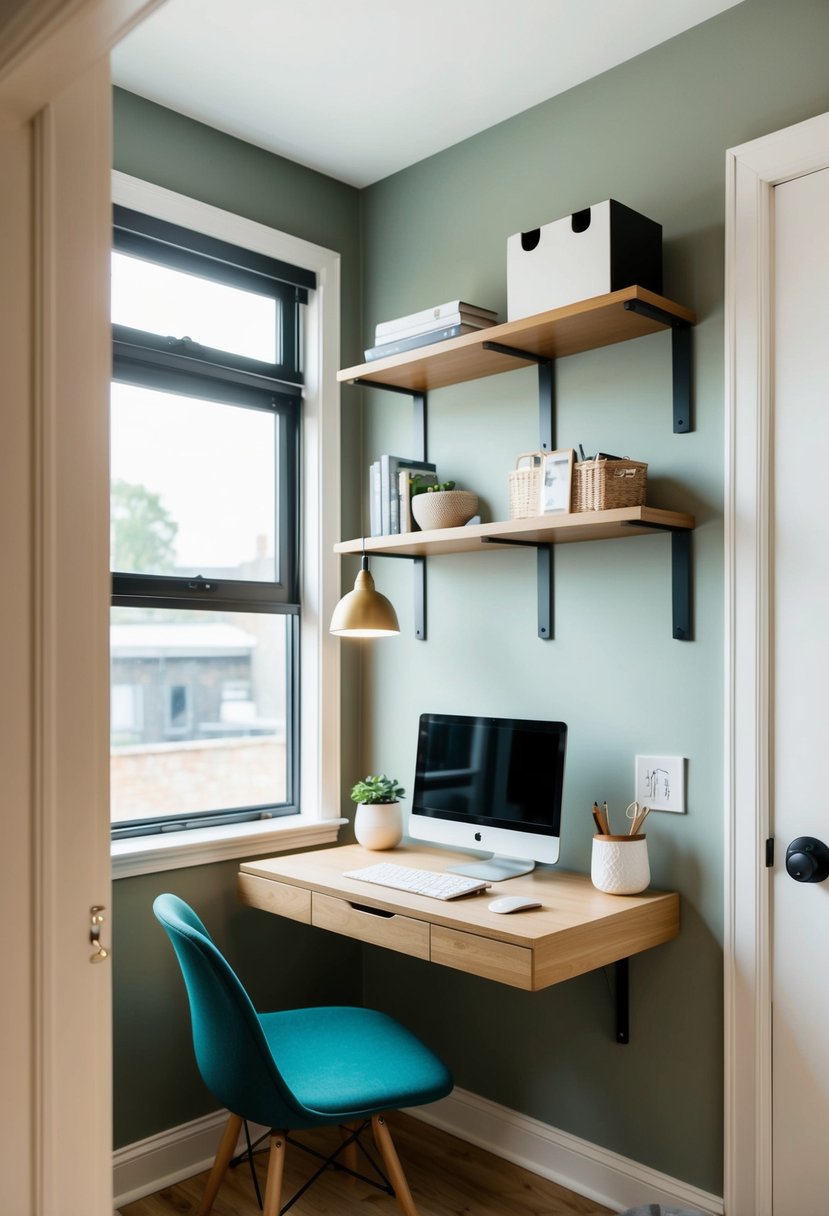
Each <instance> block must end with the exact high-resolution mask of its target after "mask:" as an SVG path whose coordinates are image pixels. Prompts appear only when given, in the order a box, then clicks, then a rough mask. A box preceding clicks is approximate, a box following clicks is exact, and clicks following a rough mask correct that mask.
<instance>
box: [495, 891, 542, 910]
mask: <svg viewBox="0 0 829 1216" xmlns="http://www.w3.org/2000/svg"><path fill="white" fill-rule="evenodd" d="M540 907H541V904H540V903H539V901H538V900H537V899H530V898H529V897H528V896H526V895H502V896H501V898H500V899H493V901H492V903H491V904H487V908H488V909H489V911H490V912H524V911H525V910H526V909H527V908H540Z"/></svg>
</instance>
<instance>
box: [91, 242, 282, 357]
mask: <svg viewBox="0 0 829 1216" xmlns="http://www.w3.org/2000/svg"><path fill="white" fill-rule="evenodd" d="M277 307H278V304H277V301H276V300H275V299H273V297H271V296H260V295H257V294H256V293H255V292H252V291H243V290H241V289H240V288H238V287H229V286H227V285H226V284H224V283H216V282H213V281H212V280H211V279H204V278H202V277H201V276H200V275H195V274H187V273H186V272H185V271H183V270H173V269H171V268H170V267H168V266H159V265H158V264H157V263H155V262H147V261H145V260H144V259H143V258H136V257H131V256H130V255H129V254H126V253H113V255H112V320H113V322H114V323H115V324H116V325H129V326H131V327H132V328H133V329H143V330H145V331H146V332H147V333H150V334H159V335H161V336H162V337H172V338H184V337H187V338H192V339H193V341H194V342H200V343H201V345H202V346H213V347H215V348H216V349H218V350H226V351H230V352H232V353H233V354H236V355H247V356H248V357H249V358H251V359H263V360H264V361H265V362H267V363H276V361H277V350H276V333H277V313H276V310H277Z"/></svg>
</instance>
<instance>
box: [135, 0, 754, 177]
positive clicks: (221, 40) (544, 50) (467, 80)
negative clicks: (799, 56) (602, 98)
mask: <svg viewBox="0 0 829 1216" xmlns="http://www.w3.org/2000/svg"><path fill="white" fill-rule="evenodd" d="M735 3H738V0H511V2H510V3H508V4H507V3H504V0H416V2H412V0H167V2H166V3H165V4H163V5H162V6H161V8H159V9H158V10H157V11H156V12H155V13H154V14H153V15H152V16H151V17H149V18H148V19H147V20H146V21H145V22H144V23H143V24H142V25H141V26H140V27H139V28H138V29H136V30H135V31H134V32H133V33H132V34H130V36H129V37H128V38H126V39H125V40H124V41H123V42H122V43H121V44H120V46H118V47H117V48H116V49H115V51H114V53H113V57H112V62H113V78H114V81H115V83H116V84H118V85H121V86H122V87H123V88H125V89H128V90H129V91H130V92H133V93H138V94H140V95H141V96H142V97H147V98H149V99H150V100H152V101H157V102H159V103H160V104H161V105H164V106H168V107H169V108H170V109H173V110H177V111H179V112H180V113H182V114H186V115H188V116H189V117H191V118H196V119H198V120H199V121H201V122H204V123H207V124H208V125H209V126H212V127H217V128H218V129H219V130H221V131H225V132H227V133H228V134H230V135H235V136H237V137H239V138H240V139H244V140H247V141H248V142H250V143H253V144H258V145H259V146H261V147H263V148H267V149H268V150H269V151H272V152H277V153H279V154H280V155H282V156H287V157H288V158H289V159H291V160H294V161H298V162H299V163H300V164H303V165H308V166H310V167H311V168H313V169H318V170H320V171H321V172H323V173H327V174H329V175H330V176H331V177H335V178H338V179H340V180H341V181H344V182H348V183H350V184H352V185H355V186H365V185H369V184H370V183H371V182H375V181H379V180H380V179H381V178H383V177H387V176H388V175H389V174H390V173H395V172H396V171H397V170H399V169H402V168H405V167H406V166H407V165H411V164H414V163H415V162H416V161H419V160H422V159H423V158H424V157H426V156H431V155H432V154H433V153H435V152H438V151H440V150H441V149H442V148H447V147H450V146H451V145H452V144H455V143H457V142H458V141H459V140H462V139H466V138H467V137H468V136H470V135H474V134H475V133H476V132H478V131H483V130H485V129H486V128H487V127H491V126H492V125H493V124H495V123H497V122H501V121H502V120H503V119H505V118H509V117H511V116H512V115H513V114H518V113H520V112H521V111H522V110H526V109H528V108H529V107H530V106H534V105H536V104H537V103H538V102H540V101H544V100H545V99H546V98H548V97H553V96H555V95H556V94H558V93H562V92H564V91H565V90H566V89H569V88H572V86H573V85H576V84H579V83H580V82H581V81H584V80H589V79H590V78H591V77H593V76H597V75H599V73H601V72H605V71H607V70H608V69H609V68H612V67H614V66H615V65H616V64H619V63H623V62H624V61H625V60H627V59H631V58H633V56H635V55H638V54H640V53H641V52H642V51H645V50H647V49H648V48H649V47H652V46H656V45H657V44H658V43H660V42H664V41H666V39H668V38H672V37H674V35H676V34H679V33H681V32H682V31H683V30H686V29H689V28H690V27H691V26H693V25H698V24H699V23H700V22H702V21H706V20H707V19H708V18H709V17H712V16H714V15H716V14H717V13H719V12H722V11H723V10H724V9H727V8H731V7H732V5H733V4H735Z"/></svg>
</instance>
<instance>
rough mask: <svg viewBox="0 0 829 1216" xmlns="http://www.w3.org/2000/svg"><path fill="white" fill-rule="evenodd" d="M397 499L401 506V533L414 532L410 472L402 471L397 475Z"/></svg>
mask: <svg viewBox="0 0 829 1216" xmlns="http://www.w3.org/2000/svg"><path fill="white" fill-rule="evenodd" d="M397 497H398V502H399V504H400V507H399V511H400V531H401V532H412V531H413V530H414V529H413V527H412V522H413V521H412V495H411V491H410V489H409V471H408V469H401V470H400V472H399V473H398V474H397Z"/></svg>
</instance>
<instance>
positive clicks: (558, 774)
mask: <svg viewBox="0 0 829 1216" xmlns="http://www.w3.org/2000/svg"><path fill="white" fill-rule="evenodd" d="M566 743H567V727H566V725H565V724H564V723H563V722H542V721H534V720H529V719H523V718H491V717H467V716H461V715H457V714H432V713H427V714H422V715H421V717H420V726H419V731H418V741H417V762H416V767H415V780H414V792H413V795H412V808H411V814H410V817H409V835H410V836H412V837H413V838H414V839H416V840H424V841H426V840H428V841H431V842H432V843H435V844H451V845H458V846H461V847H463V846H465V847H467V848H470V849H483V850H488V851H491V852H492V853H493V854H494V856H493V857H492V858H490V859H489V860H487V861H484V862H480V861H476V862H470V863H469V864H466V863H464V864H463V865H458V866H453V867H452V869H453V870H456V871H458V872H460V873H462V874H474V876H476V877H485V878H492V879H493V880H495V881H497V880H500V879H504V878H512V877H515V876H516V875H518V874H526V873H528V872H529V871H530V870H532V868H533V866H534V865H535V863H536V862H546V863H554V862H556V861H558V856H559V841H560V835H561V802H562V790H563V785H564V753H565V747H566Z"/></svg>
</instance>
